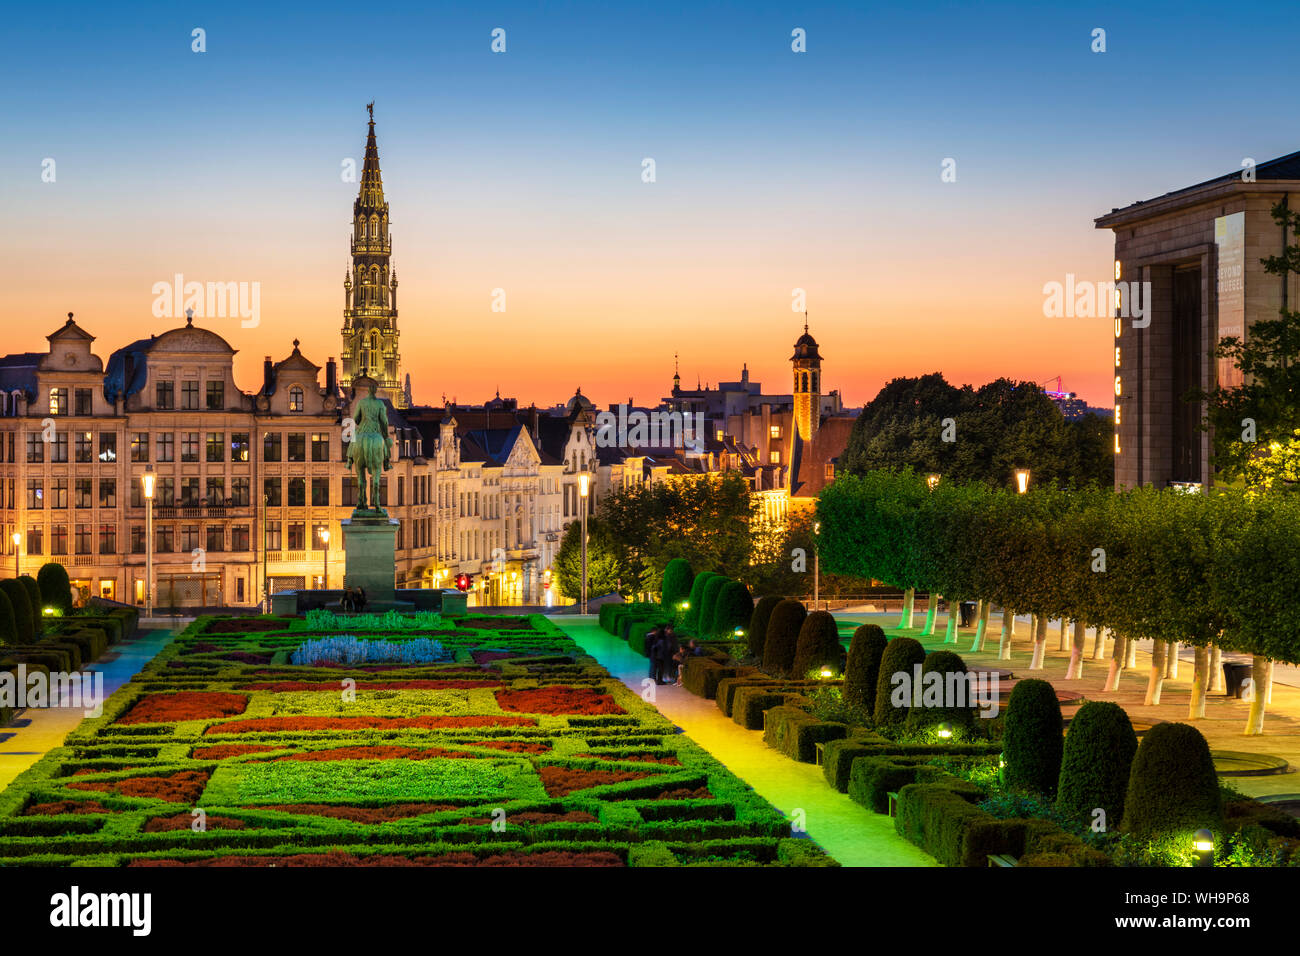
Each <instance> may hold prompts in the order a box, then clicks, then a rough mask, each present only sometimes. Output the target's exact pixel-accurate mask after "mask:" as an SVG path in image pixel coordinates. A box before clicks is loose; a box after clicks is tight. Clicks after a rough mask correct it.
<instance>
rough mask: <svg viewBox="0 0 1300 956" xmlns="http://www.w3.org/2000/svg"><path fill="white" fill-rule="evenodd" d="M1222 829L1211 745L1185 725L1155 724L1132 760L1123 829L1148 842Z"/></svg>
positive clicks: (1221, 815) (1221, 809)
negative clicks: (1197, 831)
mask: <svg viewBox="0 0 1300 956" xmlns="http://www.w3.org/2000/svg"><path fill="white" fill-rule="evenodd" d="M1222 823H1223V803H1222V798H1221V797H1220V794H1219V778H1218V776H1217V775H1216V774H1215V772H1214V758H1213V757H1212V756H1211V755H1210V747H1209V744H1207V743H1206V742H1205V738H1204V737H1202V736H1201V734H1200V732H1199V731H1197V730H1196V728H1194V727H1191V726H1189V725H1187V724H1156V725H1155V726H1154V727H1152V728H1151V729H1150V730H1148V731H1147V732H1146V733H1145V734H1144V735H1143V737H1142V743H1141V744H1140V745H1139V746H1138V749H1137V756H1135V757H1134V758H1133V769H1132V772H1131V773H1130V774H1129V784H1128V792H1127V793H1126V794H1125V797H1124V821H1123V829H1124V830H1125V832H1127V833H1131V834H1133V835H1134V836H1136V837H1139V838H1141V839H1144V840H1150V839H1153V838H1160V837H1170V836H1178V835H1181V834H1187V835H1188V836H1190V835H1191V834H1192V833H1193V832H1194V831H1196V830H1199V829H1202V828H1204V829H1209V830H1214V829H1217V828H1219V827H1220V826H1221V825H1222Z"/></svg>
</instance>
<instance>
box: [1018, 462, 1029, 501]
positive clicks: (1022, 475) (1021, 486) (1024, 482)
mask: <svg viewBox="0 0 1300 956" xmlns="http://www.w3.org/2000/svg"><path fill="white" fill-rule="evenodd" d="M1028 490H1029V469H1028V468H1017V469H1016V491H1018V492H1020V493H1021V494H1022V495H1023V494H1024V493H1025V492H1026V491H1028Z"/></svg>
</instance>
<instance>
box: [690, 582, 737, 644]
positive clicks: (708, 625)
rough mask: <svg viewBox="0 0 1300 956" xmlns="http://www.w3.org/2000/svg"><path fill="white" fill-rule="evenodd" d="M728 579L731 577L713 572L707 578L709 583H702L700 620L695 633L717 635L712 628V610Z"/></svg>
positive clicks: (706, 635) (707, 635)
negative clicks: (702, 593)
mask: <svg viewBox="0 0 1300 956" xmlns="http://www.w3.org/2000/svg"><path fill="white" fill-rule="evenodd" d="M730 580H731V578H728V577H724V576H723V575H721V574H715V575H714V576H713V577H711V578H709V583H708V584H706V585H704V596H703V598H702V599H701V600H700V620H699V623H698V624H697V625H696V633H697V634H699V635H702V636H704V637H717V636H718V634H717V632H715V631H714V630H713V612H714V610H715V609H716V608H717V606H718V595H719V594H720V593H722V586H723V585H724V584H726V583H727V582H728V581H730Z"/></svg>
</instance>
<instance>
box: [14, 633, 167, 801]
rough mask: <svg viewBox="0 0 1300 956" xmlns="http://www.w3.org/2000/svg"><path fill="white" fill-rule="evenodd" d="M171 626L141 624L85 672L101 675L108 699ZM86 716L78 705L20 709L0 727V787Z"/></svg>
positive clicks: (159, 644)
mask: <svg viewBox="0 0 1300 956" xmlns="http://www.w3.org/2000/svg"><path fill="white" fill-rule="evenodd" d="M172 634H173V632H172V631H171V630H170V629H166V630H154V629H148V628H145V627H142V628H141V629H140V630H139V631H138V632H137V633H136V636H135V637H133V638H131V639H129V640H126V641H122V642H121V643H120V644H114V645H113V646H112V647H110V648H109V649H108V652H107V653H106V654H105V655H104V656H103V657H101V658H100V659H99V660H97V661H95V662H94V663H93V665H92V666H91V667H88V668H86V669H85V671H84V672H85V673H93V672H96V671H98V672H100V673H102V674H103V675H104V698H105V699H107V698H108V696H109V695H110V694H112V693H113V691H115V690H117V689H118V688H119V687H121V686H122V685H123V684H125V683H126V682H127V681H129V680H130V679H131V678H132V677H134V676H135V675H136V674H137V673H139V671H140V669H141V668H142V667H144V665H145V664H147V663H148V662H149V661H150V660H152V659H153V658H154V656H155V655H157V653H158V652H159V651H160V650H162V649H163V647H164V646H166V645H167V643H168V642H169V641H171V639H172ZM84 717H85V711H84V710H83V709H82V708H81V707H48V708H40V709H35V708H28V709H26V710H22V711H20V712H19V713H18V715H17V716H16V717H15V719H14V721H13V723H12V724H11V725H10V726H8V727H0V790H3V789H4V788H5V787H7V786H9V784H11V783H12V782H13V781H14V778H15V777H17V776H18V775H19V774H20V773H22V772H23V771H24V770H26V769H27V768H28V767H30V766H31V765H32V764H34V763H36V761H38V760H40V759H41V757H43V756H45V754H46V753H48V752H49V751H51V750H53V749H54V748H55V747H59V746H62V744H63V738H64V737H66V736H67V735H68V732H69V731H70V730H72V729H73V728H74V727H76V726H77V724H79V723H81V721H82V718H84Z"/></svg>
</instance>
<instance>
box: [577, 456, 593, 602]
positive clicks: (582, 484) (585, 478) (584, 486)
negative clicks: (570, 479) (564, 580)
mask: <svg viewBox="0 0 1300 956" xmlns="http://www.w3.org/2000/svg"><path fill="white" fill-rule="evenodd" d="M590 481H591V477H590V476H589V475H588V474H586V473H585V472H584V473H583V474H581V475H579V476H578V497H579V498H581V499H582V508H581V511H582V613H583V614H586V613H587V493H588V491H589V490H590V489H589V488H588V484H589V482H590Z"/></svg>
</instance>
